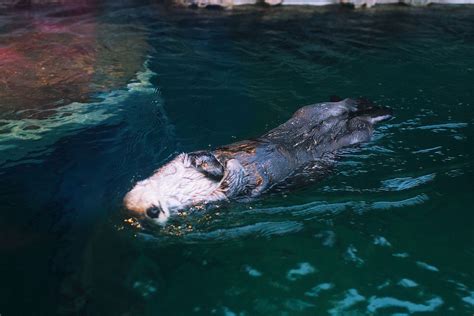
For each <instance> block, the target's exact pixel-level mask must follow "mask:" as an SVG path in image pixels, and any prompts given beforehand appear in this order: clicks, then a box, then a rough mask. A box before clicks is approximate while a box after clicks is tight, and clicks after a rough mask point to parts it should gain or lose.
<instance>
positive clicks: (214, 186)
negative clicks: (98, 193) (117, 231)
mask: <svg viewBox="0 0 474 316" xmlns="http://www.w3.org/2000/svg"><path fill="white" fill-rule="evenodd" d="M226 172H227V171H226ZM226 172H224V166H223V165H222V164H221V163H220V162H219V161H218V160H217V159H216V157H215V156H214V155H213V154H211V153H210V152H194V153H190V154H180V155H179V156H177V157H176V158H175V159H173V160H172V161H170V162H169V163H167V164H166V165H164V166H163V167H161V168H160V169H158V171H156V172H155V173H154V174H153V175H152V176H151V177H150V178H148V179H145V180H143V181H140V182H138V183H137V184H136V185H135V187H134V188H133V189H132V190H131V191H130V192H128V193H127V195H126V196H125V198H124V204H125V207H126V208H127V209H129V210H130V211H132V212H133V213H134V214H135V215H136V216H138V217H140V218H150V219H153V220H154V221H156V222H158V223H165V222H166V220H167V219H168V217H169V216H170V214H171V213H173V212H177V211H179V210H185V209H188V208H190V207H192V206H197V205H202V204H206V203H209V202H216V201H220V200H225V199H226V194H225V189H221V187H222V183H223V181H224V179H225V178H226V175H225V174H226Z"/></svg>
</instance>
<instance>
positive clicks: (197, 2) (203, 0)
mask: <svg viewBox="0 0 474 316" xmlns="http://www.w3.org/2000/svg"><path fill="white" fill-rule="evenodd" d="M176 2H177V3H178V4H179V5H182V6H188V7H200V8H205V7H210V6H217V7H223V8H232V7H233V6H239V5H256V4H267V5H270V6H275V5H308V6H325V5H337V4H349V5H353V6H354V7H355V8H361V7H367V8H370V7H372V6H374V5H376V4H406V5H411V6H426V5H429V4H474V0H176Z"/></svg>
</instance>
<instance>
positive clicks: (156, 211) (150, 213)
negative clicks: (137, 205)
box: [145, 206, 161, 218]
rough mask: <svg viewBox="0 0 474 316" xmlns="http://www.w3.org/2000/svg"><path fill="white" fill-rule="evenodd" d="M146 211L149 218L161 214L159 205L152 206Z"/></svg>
mask: <svg viewBox="0 0 474 316" xmlns="http://www.w3.org/2000/svg"><path fill="white" fill-rule="evenodd" d="M145 213H146V215H147V216H148V217H149V218H157V217H158V215H160V213H161V210H160V208H159V207H157V206H152V207H150V208H149V209H147V210H146V212H145Z"/></svg>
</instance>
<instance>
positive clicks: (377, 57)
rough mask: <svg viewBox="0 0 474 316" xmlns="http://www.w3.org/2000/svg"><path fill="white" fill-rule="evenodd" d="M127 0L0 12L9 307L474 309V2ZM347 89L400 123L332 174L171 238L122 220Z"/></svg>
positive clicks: (290, 311) (185, 221) (2, 246)
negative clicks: (177, 2) (246, 5)
mask: <svg viewBox="0 0 474 316" xmlns="http://www.w3.org/2000/svg"><path fill="white" fill-rule="evenodd" d="M110 2H111V3H101V4H100V5H86V4H81V5H56V6H46V7H42V8H39V7H37V8H35V10H33V11H32V10H4V11H2V12H0V57H1V59H0V96H1V98H0V177H1V178H0V202H1V213H0V238H1V239H0V251H1V257H0V258H1V259H0V273H1V287H0V314H1V315H5V316H6V315H53V314H60V315H68V314H77V315H194V314H196V315H209V314H215V315H299V314H302V315H326V314H331V315H366V314H369V315H388V314H391V315H406V314H412V313H415V314H416V313H420V312H426V313H428V314H439V315H472V313H473V312H474V275H473V272H474V271H473V270H474V269H473V267H474V213H473V208H472V204H473V203H474V197H473V189H472V188H473V173H474V161H473V159H474V152H473V148H474V139H473V130H474V128H473V123H474V119H473V117H474V116H473V114H474V111H473V106H474V103H473V99H474V92H473V86H474V85H473V84H474V58H473V57H474V55H473V53H474V8H473V7H468V6H466V7H463V6H450V7H429V8H407V7H377V8H375V9H371V10H360V11H354V10H352V9H350V8H339V7H335V8H322V9H318V8H272V9H261V8H257V9H238V10H235V11H219V10H215V11H194V10H178V9H171V8H166V7H163V6H161V5H156V4H147V3H144V4H143V3H142V4H136V3H135V4H133V3H127V2H124V1H123V2H120V4H112V3H113V2H112V1H110ZM43 68H44V69H43ZM332 94H335V95H340V96H343V97H346V96H348V97H357V96H366V97H368V98H370V99H372V100H374V101H376V102H377V103H380V104H384V105H387V106H390V107H392V108H393V109H394V110H395V113H396V118H395V119H393V120H392V121H390V122H388V123H387V124H383V125H381V126H380V127H379V128H378V129H377V132H376V134H375V137H374V140H373V142H371V143H370V144H367V145H365V146H363V148H361V150H360V151H358V152H355V153H352V154H350V155H347V156H346V157H345V158H344V159H343V160H342V161H341V163H340V164H339V165H338V168H337V170H336V172H335V173H334V174H333V175H332V176H331V177H330V178H328V179H326V180H325V181H323V182H321V183H317V184H314V185H312V186H309V187H305V188H301V189H298V190H295V191H292V192H288V193H287V194H284V195H277V196H268V197H266V198H263V199H262V200H260V201H258V202H255V203H252V204H244V205H239V204H235V205H234V204H233V205H230V206H228V207H225V208H221V209H217V210H214V211H210V212H208V213H202V214H191V215H189V216H186V217H179V218H177V219H174V220H172V221H171V222H170V223H169V225H168V226H167V227H165V228H159V227H151V228H148V229H141V228H140V227H137V225H136V223H135V222H133V221H132V220H129V216H128V214H127V213H125V212H124V210H123V209H122V207H121V199H122V197H123V195H124V194H125V193H126V192H127V190H129V189H130V188H131V186H132V185H133V183H134V182H135V181H137V180H139V179H142V178H144V177H146V176H148V175H149V174H150V173H151V172H152V171H153V170H154V169H156V168H157V167H158V166H160V165H161V164H163V163H164V162H166V161H167V160H168V159H170V158H171V157H172V156H173V155H175V154H177V153H179V152H183V151H184V152H185V151H192V150H197V149H203V148H207V147H208V146H210V147H213V146H217V145H221V144H226V143H230V142H233V141H235V140H240V139H245V138H249V137H253V136H258V135H260V134H261V133H263V132H264V131H266V130H268V129H269V128H271V127H273V126H276V125H277V124H279V123H281V122H283V121H285V120H286V119H287V118H288V117H290V115H291V114H292V113H293V112H294V111H295V110H296V109H297V108H298V107H299V106H302V105H306V104H310V103H315V102H321V101H325V100H328V97H329V96H330V95H332Z"/></svg>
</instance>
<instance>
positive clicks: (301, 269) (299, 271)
mask: <svg viewBox="0 0 474 316" xmlns="http://www.w3.org/2000/svg"><path fill="white" fill-rule="evenodd" d="M315 272H316V268H315V267H313V266H312V265H311V264H310V263H308V262H302V263H299V264H298V266H297V267H296V268H294V269H291V270H290V271H288V273H287V274H286V278H287V279H288V280H290V281H295V280H297V279H299V278H301V277H302V276H304V275H307V274H311V273H315Z"/></svg>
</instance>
